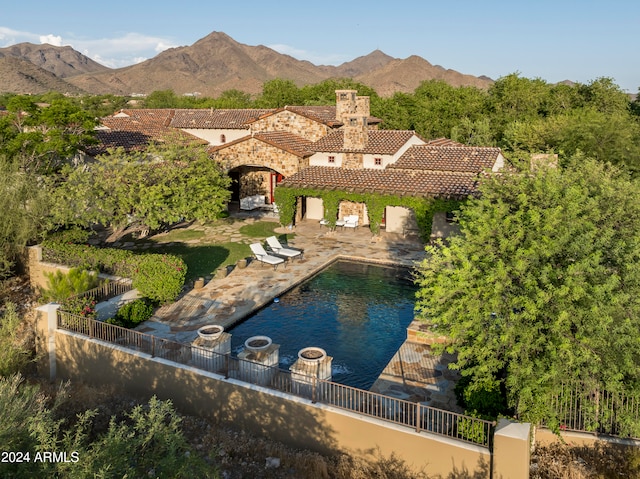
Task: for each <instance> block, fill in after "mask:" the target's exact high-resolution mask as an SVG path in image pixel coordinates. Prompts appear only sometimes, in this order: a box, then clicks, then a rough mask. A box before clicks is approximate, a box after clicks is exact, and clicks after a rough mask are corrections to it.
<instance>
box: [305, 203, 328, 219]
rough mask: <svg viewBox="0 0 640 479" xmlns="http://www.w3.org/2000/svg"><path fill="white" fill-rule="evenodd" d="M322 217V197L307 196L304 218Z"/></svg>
mask: <svg viewBox="0 0 640 479" xmlns="http://www.w3.org/2000/svg"><path fill="white" fill-rule="evenodd" d="M322 218H324V204H323V201H322V198H307V213H306V219H308V220H321V219H322Z"/></svg>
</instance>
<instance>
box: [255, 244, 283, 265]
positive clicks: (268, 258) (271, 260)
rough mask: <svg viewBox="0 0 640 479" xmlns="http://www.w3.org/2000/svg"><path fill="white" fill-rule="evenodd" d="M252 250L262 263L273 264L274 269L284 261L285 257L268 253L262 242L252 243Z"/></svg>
mask: <svg viewBox="0 0 640 479" xmlns="http://www.w3.org/2000/svg"><path fill="white" fill-rule="evenodd" d="M249 247H250V248H251V252H252V253H253V255H254V256H255V257H256V259H257V260H258V261H260V262H261V263H267V264H271V265H273V269H274V270H275V269H276V268H277V267H278V265H279V264H280V263H284V259H282V258H279V257H278V256H273V255H271V254H269V253H267V252H266V251H265V249H264V247H263V246H262V245H261V244H260V243H253V244H250V245H249Z"/></svg>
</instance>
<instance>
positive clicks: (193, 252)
mask: <svg viewBox="0 0 640 479" xmlns="http://www.w3.org/2000/svg"><path fill="white" fill-rule="evenodd" d="M222 221H229V220H222ZM278 226H279V225H278V223H275V222H273V221H256V222H255V223H252V224H246V225H244V226H242V227H240V233H241V234H242V235H243V236H246V237H247V238H255V240H256V242H262V241H261V240H262V239H263V238H266V237H268V236H273V235H275V236H278V238H279V239H280V240H281V241H283V240H287V239H291V238H293V236H294V235H293V234H291V235H277V234H276V233H275V232H274V230H275V229H276V228H277V227H278ZM158 239H162V242H163V243H164V242H166V243H170V242H172V243H173V244H171V245H169V244H167V245H162V246H161V247H160V248H158V249H157V250H156V251H157V252H158V253H169V254H174V255H176V256H179V257H180V258H182V259H183V260H184V262H185V263H186V264H187V278H186V281H187V282H189V281H193V280H195V279H197V278H200V277H204V276H213V275H215V274H216V271H218V270H219V269H220V268H223V267H225V266H228V265H233V264H236V262H237V261H238V260H239V259H243V258H248V257H251V256H252V254H251V249H250V248H249V245H246V244H243V243H235V242H227V243H211V244H197V245H189V244H186V243H182V242H183V241H189V240H193V239H201V240H202V239H204V241H206V238H205V232H204V231H202V230H193V229H176V230H173V231H170V232H169V233H167V234H166V235H162V236H161V237H160V238H158ZM159 244H162V243H159Z"/></svg>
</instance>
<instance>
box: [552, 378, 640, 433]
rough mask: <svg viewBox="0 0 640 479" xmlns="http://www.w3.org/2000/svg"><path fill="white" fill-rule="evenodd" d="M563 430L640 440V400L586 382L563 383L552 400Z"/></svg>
mask: <svg viewBox="0 0 640 479" xmlns="http://www.w3.org/2000/svg"><path fill="white" fill-rule="evenodd" d="M552 406H553V410H554V411H555V413H556V416H557V418H558V421H559V423H560V429H561V430H568V431H580V432H594V433H599V434H608V435H612V436H630V437H634V438H636V439H640V437H639V436H640V435H639V434H638V428H637V427H636V426H635V425H637V424H639V421H640V400H639V398H637V397H627V396H624V395H622V394H620V393H612V392H609V391H604V390H601V389H599V388H587V387H585V386H583V385H576V384H563V385H562V388H561V391H560V394H558V395H557V396H556V397H555V398H554V399H553V402H552Z"/></svg>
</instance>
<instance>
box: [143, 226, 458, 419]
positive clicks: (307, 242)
mask: <svg viewBox="0 0 640 479" xmlns="http://www.w3.org/2000/svg"><path fill="white" fill-rule="evenodd" d="M256 220H263V221H264V220H269V218H268V217H262V218H254V217H248V218H245V220H244V221H243V222H236V223H234V224H232V225H228V224H225V225H221V226H220V227H219V231H210V232H209V233H210V234H213V235H216V236H217V237H219V238H221V239H226V240H227V241H229V240H230V241H242V242H245V243H246V242H258V241H259V239H247V238H243V237H241V235H239V233H238V231H237V230H238V229H239V227H240V226H242V225H243V224H245V223H246V222H251V221H256ZM274 221H275V219H274ZM276 233H277V234H283V233H295V237H294V238H293V239H292V240H291V241H289V246H290V247H292V248H296V249H301V250H303V251H304V255H303V258H302V259H294V260H290V261H287V262H286V264H280V265H279V266H278V267H277V268H276V269H274V268H273V266H270V265H268V264H264V263H261V262H259V261H256V260H251V261H249V263H248V265H247V266H246V267H245V268H240V267H237V266H236V267H235V268H233V270H232V271H231V272H229V273H228V275H226V276H224V277H223V275H220V274H219V275H216V277H214V278H206V281H205V284H204V286H203V287H201V288H197V289H196V288H194V289H191V290H189V291H187V292H186V293H184V294H183V295H182V296H181V297H180V298H179V299H178V300H177V301H176V302H175V303H172V304H170V305H167V306H164V307H162V308H160V309H159V310H158V311H157V312H156V313H155V315H154V316H153V317H152V318H151V320H149V321H147V322H145V323H144V324H142V325H141V326H140V327H139V328H137V329H138V330H139V331H141V332H145V333H148V334H153V335H155V336H159V337H163V338H167V339H171V340H174V341H179V342H184V343H191V342H192V341H193V340H194V339H195V338H196V337H197V330H198V328H199V327H201V326H203V325H205V324H214V323H215V324H220V325H222V326H224V327H225V329H229V328H230V327H231V326H232V325H233V324H234V323H236V322H238V321H239V320H241V319H242V318H244V317H245V316H247V315H248V314H250V313H251V312H253V311H255V310H257V309H260V308H261V307H263V306H265V305H266V304H269V303H270V302H272V301H273V300H274V298H277V297H279V296H280V295H281V294H283V293H284V292H286V291H287V290H289V289H291V288H292V287H294V286H296V285H297V284H299V283H301V282H303V281H304V280H306V279H307V278H309V277H311V276H313V275H314V274H316V273H317V272H318V271H320V270H321V269H323V268H324V267H326V266H327V265H328V264H330V263H332V262H333V261H336V260H339V259H353V260H361V261H370V262H374V263H381V264H393V265H403V266H409V267H411V266H414V265H416V264H417V263H419V262H420V261H421V260H422V259H424V257H425V251H424V244H423V243H422V242H421V241H420V240H419V239H418V238H417V237H415V236H408V237H403V236H402V235H399V234H389V233H386V232H384V231H382V232H381V234H380V235H379V236H375V237H374V236H372V234H371V232H370V231H369V228H368V227H367V226H365V227H359V228H357V229H355V230H354V229H351V228H347V229H342V230H340V229H338V230H336V231H330V230H329V229H328V228H326V227H320V225H319V222H318V221H311V220H308V221H302V222H300V223H299V224H297V225H296V226H295V227H294V228H293V230H289V229H286V228H282V227H281V228H278V229H276ZM449 361H450V358H444V357H441V358H438V357H434V355H432V354H431V353H430V349H429V348H428V347H427V346H425V345H422V344H417V343H413V342H409V341H406V342H405V343H404V344H403V346H402V347H401V349H400V350H399V351H398V352H397V353H396V355H395V356H394V358H393V359H392V360H391V362H390V363H389V365H388V366H387V367H386V368H385V370H384V372H383V374H382V375H381V376H380V378H379V379H378V381H376V383H375V384H374V385H373V387H372V388H371V390H372V391H375V392H379V393H381V394H386V395H391V396H394V397H399V398H402V399H407V400H411V401H419V402H422V403H424V404H427V405H431V406H434V407H439V408H443V409H448V410H455V411H458V408H457V406H456V404H455V398H454V396H453V392H452V390H453V379H454V375H453V372H451V371H448V370H447V368H446V365H447V364H448V362H449Z"/></svg>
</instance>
